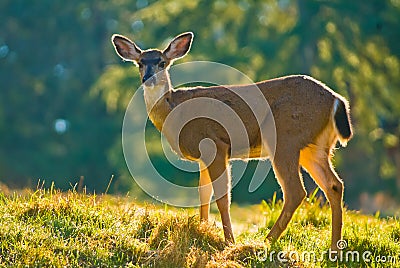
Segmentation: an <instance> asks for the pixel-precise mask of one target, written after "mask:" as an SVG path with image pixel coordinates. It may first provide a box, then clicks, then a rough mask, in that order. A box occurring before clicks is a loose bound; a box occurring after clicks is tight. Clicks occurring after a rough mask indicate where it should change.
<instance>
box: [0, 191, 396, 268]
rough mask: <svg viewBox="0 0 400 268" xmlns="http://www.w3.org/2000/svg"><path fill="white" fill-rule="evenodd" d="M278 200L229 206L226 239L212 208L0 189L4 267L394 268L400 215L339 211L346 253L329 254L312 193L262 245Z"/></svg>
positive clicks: (326, 229) (323, 207)
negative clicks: (230, 230) (230, 225)
mask: <svg viewBox="0 0 400 268" xmlns="http://www.w3.org/2000/svg"><path fill="white" fill-rule="evenodd" d="M281 206H282V202H281V201H277V200H276V199H275V197H273V198H272V200H269V201H268V202H262V203H261V204H259V205H252V206H237V205H233V206H232V214H233V215H232V216H233V220H234V231H235V236H236V240H237V242H236V244H234V245H226V244H225V243H224V240H223V234H222V228H221V226H220V221H219V218H218V217H219V216H218V213H217V211H216V208H215V207H214V206H213V207H212V212H213V217H212V220H211V221H210V223H200V222H199V217H198V215H197V210H195V209H181V208H174V207H170V206H165V205H154V204H144V203H141V202H138V201H136V200H134V198H132V197H128V196H124V197H117V196H111V195H94V194H85V193H78V192H77V191H74V190H71V191H69V192H61V191H57V190H54V189H53V188H51V189H47V190H46V189H41V190H37V191H35V192H29V191H28V192H26V191H25V192H20V193H13V194H9V195H5V194H0V265H1V266H29V267H39V266H41V267H42V266H55V267H61V266H69V267H71V266H72V267H76V266H86V267H87V266H91V267H93V266H95V267H327V266H329V267H336V266H339V267H360V266H362V267H395V266H400V263H399V261H400V260H399V257H400V256H399V254H400V221H399V219H398V218H393V217H392V218H390V217H388V218H380V217H379V215H378V214H377V215H374V216H367V215H362V214H360V213H359V212H356V211H345V218H344V241H343V243H344V244H342V245H341V246H342V247H343V251H342V252H341V253H337V254H334V253H332V252H331V254H330V253H329V251H327V250H328V248H329V243H330V241H329V239H330V237H329V236H330V209H329V206H328V205H327V204H323V202H322V201H321V200H319V199H318V198H316V197H315V193H314V194H313V195H311V196H310V197H309V198H308V199H307V200H306V201H304V203H303V204H302V206H301V207H300V209H299V210H298V211H297V212H296V214H295V215H294V218H293V220H292V222H291V223H290V225H289V227H288V229H287V231H286V232H285V233H284V235H283V236H282V237H281V239H280V240H278V241H277V242H275V243H268V242H264V238H265V236H266V234H267V233H268V230H269V229H270V228H271V227H272V225H273V223H274V222H275V220H276V218H277V217H278V215H279V212H280V209H281Z"/></svg>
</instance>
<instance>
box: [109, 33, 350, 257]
mask: <svg viewBox="0 0 400 268" xmlns="http://www.w3.org/2000/svg"><path fill="white" fill-rule="evenodd" d="M191 40H192V34H189V33H187V34H183V35H180V36H178V37H176V38H175V39H174V40H173V41H172V42H171V43H170V45H169V46H168V48H167V49H166V50H164V51H159V50H147V51H141V50H140V49H139V48H137V46H136V45H135V44H134V43H133V42H131V41H130V40H129V39H126V38H125V37H122V36H119V35H116V36H114V37H113V43H114V46H115V48H116V51H117V53H118V54H119V55H120V56H121V57H122V58H123V59H125V60H131V61H134V62H137V63H138V64H139V65H140V66H141V77H142V80H143V82H144V97H145V102H146V107H147V112H148V115H149V118H150V119H151V121H152V122H153V124H154V125H155V126H156V128H157V129H158V130H160V131H162V132H163V133H164V135H165V136H166V138H167V140H168V141H169V143H170V145H171V147H172V148H173V149H174V150H175V151H176V152H178V154H180V155H181V157H184V158H186V159H189V160H195V161H198V162H199V164H200V167H201V168H200V183H199V185H200V187H199V193H200V201H201V209H200V217H201V219H203V220H207V219H208V214H209V203H210V200H211V196H212V192H213V191H214V194H215V196H217V197H218V200H217V205H218V209H219V211H220V213H221V219H222V223H223V227H224V235H225V239H226V240H227V241H230V242H233V241H234V239H233V233H232V228H231V220H230V215H229V205H230V171H229V164H228V162H229V160H230V159H233V158H239V159H250V158H266V157H270V158H272V159H271V161H272V163H273V168H274V172H275V175H276V177H277V179H278V182H279V184H280V185H281V187H282V190H283V193H284V201H285V202H284V206H283V211H282V213H281V215H280V217H279V218H278V220H277V222H276V223H275V225H274V226H273V228H272V229H271V231H270V233H269V234H268V238H269V239H277V238H278V237H279V236H280V235H281V233H282V232H283V231H284V230H285V228H286V226H287V224H288V223H289V221H290V219H291V217H292V215H293V213H294V211H295V210H296V209H297V207H298V206H299V205H300V204H301V202H302V200H303V199H304V197H305V196H306V192H305V190H304V186H303V182H302V179H301V175H300V167H303V168H304V169H306V170H307V171H308V172H309V173H310V175H311V176H312V177H313V178H314V180H315V181H316V183H317V184H318V185H319V186H320V188H321V189H322V190H323V191H324V193H325V194H326V196H327V198H328V200H329V202H330V204H331V208H332V246H331V247H332V248H333V249H335V248H336V243H337V241H338V240H340V239H341V228H342V196H343V183H342V181H341V180H340V178H339V177H338V176H337V174H336V173H335V171H334V169H333V167H332V165H331V162H330V157H331V155H332V150H333V148H334V146H335V144H336V143H337V141H338V140H340V142H341V143H342V144H343V145H345V144H346V142H347V141H348V140H349V139H350V138H351V135H352V133H351V132H352V131H351V123H350V119H349V111H348V104H347V102H346V100H345V99H344V98H343V97H341V96H340V95H339V94H337V93H335V92H333V91H332V90H331V89H329V88H328V87H327V86H325V85H324V84H322V83H321V82H319V81H317V80H315V79H313V78H311V77H308V76H303V75H294V76H287V77H282V78H276V79H272V80H267V81H263V82H259V83H256V84H255V85H256V86H257V88H258V89H259V91H260V92H261V93H262V95H263V97H264V98H265V100H266V101H267V102H268V104H269V106H270V107H265V113H262V112H261V116H260V117H259V118H256V116H255V115H254V113H253V111H252V108H253V107H250V106H249V105H247V104H246V103H245V102H244V101H243V99H242V98H241V97H239V95H238V94H237V93H242V94H243V93H244V94H245V95H250V96H251V94H253V92H252V91H254V90H255V87H254V85H237V86H232V85H228V86H213V87H195V88H186V89H177V90H174V89H173V88H172V86H171V82H170V78H169V75H168V66H169V65H170V64H171V63H172V61H173V60H174V59H176V58H180V57H182V56H184V55H185V54H186V52H187V51H188V50H189V49H190V44H191ZM163 62H165V64H162V65H163V66H162V67H160V66H161V63H163ZM158 64H160V65H158ZM157 72H158V74H157V75H155V74H156V73H157ZM149 74H151V75H149ZM152 75H155V76H154V78H152ZM149 79H153V81H151V83H150V84H148V80H149ZM202 98H204V99H208V100H210V101H212V100H216V101H218V103H220V104H221V105H222V106H224V105H226V106H227V107H229V109H232V110H233V111H234V113H235V114H237V115H238V117H239V118H240V120H241V121H242V122H243V125H244V128H245V131H246V134H247V137H246V142H243V143H241V144H239V145H238V146H232V144H231V136H230V135H231V134H232V133H229V131H228V130H227V129H226V128H225V127H224V126H222V125H221V124H219V123H217V122H216V121H215V120H213V118H206V117H201V116H199V118H195V119H193V120H191V121H189V122H187V124H185V125H184V126H183V127H182V128H177V127H176V125H175V122H176V121H179V120H180V118H182V117H184V116H185V113H187V110H185V109H181V110H178V109H177V107H179V106H180V105H182V104H184V103H185V102H188V101H190V100H195V99H202ZM260 103H262V102H260ZM264 103H265V102H264ZM217 106H218V105H217ZM222 106H221V107H217V108H216V109H217V111H218V109H223V107H222ZM200 108H201V107H200ZM269 108H270V109H269ZM174 109H176V110H174ZM190 109H191V111H190V112H191V113H194V114H196V113H198V114H201V112H202V111H201V110H200V109H199V107H197V108H196V107H195V106H190ZM196 109H199V110H198V111H197V110H196ZM258 109H261V111H262V109H263V108H262V107H258ZM175 111H176V112H175ZM171 115H173V116H171ZM271 116H273V119H274V122H275V127H276V146H275V148H274V150H273V152H272V150H271V148H270V146H269V145H271V144H269V143H268V141H266V140H265V138H263V135H262V134H261V133H262V129H263V128H264V127H267V124H268V123H269V122H270V121H269V119H270V117H271ZM239 129H240V128H239ZM177 132H178V133H177ZM207 139H209V140H212V141H213V143H214V146H215V148H214V149H215V150H214V151H215V156H214V158H213V159H212V160H211V161H208V160H207V159H206V158H207V155H204V152H202V151H201V148H200V146H199V144H200V143H201V142H202V141H203V140H207ZM202 153H203V154H202ZM206 153H207V151H206Z"/></svg>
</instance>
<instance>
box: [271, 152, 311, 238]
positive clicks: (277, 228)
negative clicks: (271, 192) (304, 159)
mask: <svg viewBox="0 0 400 268" xmlns="http://www.w3.org/2000/svg"><path fill="white" fill-rule="evenodd" d="M273 168H274V172H275V176H276V177H277V179H278V182H279V184H280V185H281V187H282V191H283V200H284V204H283V209H282V212H281V214H280V216H279V218H278V220H277V221H276V222H275V224H274V226H273V227H272V229H271V231H270V232H269V234H268V235H267V239H268V240H276V239H278V238H279V236H280V235H281V234H282V232H283V231H284V230H285V229H286V227H287V225H288V223H289V221H290V220H291V219H292V216H293V214H294V212H295V211H296V209H297V208H298V207H299V206H300V204H301V203H302V201H303V199H304V198H305V196H306V191H305V189H304V186H303V182H302V179H301V177H300V166H299V153H293V154H284V155H282V154H280V153H279V152H277V153H276V155H275V157H274V161H273Z"/></svg>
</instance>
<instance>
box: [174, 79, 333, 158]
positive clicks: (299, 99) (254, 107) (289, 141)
mask: <svg viewBox="0 0 400 268" xmlns="http://www.w3.org/2000/svg"><path fill="white" fill-rule="evenodd" d="M255 85H256V86H257V87H258V89H259V90H258V89H257V88H255V86H254V85H244V86H243V85H238V86H216V87H197V88H192V89H180V90H177V91H174V92H171V93H170V96H169V97H167V98H168V103H169V105H170V106H171V109H174V108H176V107H178V106H179V105H180V104H182V103H185V102H186V101H188V100H195V99H197V98H203V99H204V100H207V99H209V100H210V103H213V104H210V107H213V108H212V109H216V110H217V111H218V109H221V110H224V109H226V107H228V106H229V107H230V109H232V110H233V111H234V113H235V114H236V115H238V117H239V118H240V120H241V121H242V122H243V125H244V128H245V130H246V133H241V134H243V135H247V137H248V139H247V145H248V146H250V155H251V156H252V157H257V156H259V155H258V154H259V152H260V148H261V134H260V133H261V131H260V126H262V127H266V126H263V123H264V121H266V120H267V118H269V117H270V116H271V112H272V115H273V118H274V122H275V127H276V137H277V147H280V146H281V144H284V145H289V146H296V147H300V148H298V149H301V148H304V147H305V146H306V145H307V144H310V143H312V142H313V141H314V139H315V138H316V137H317V136H318V134H319V133H321V132H322V130H323V129H324V127H325V126H326V125H327V124H328V121H329V118H330V114H331V110H332V105H333V101H334V99H335V97H336V96H338V95H337V94H336V93H334V92H333V91H332V90H330V89H329V88H328V87H327V86H325V85H323V84H322V83H321V82H319V81H317V80H315V79H313V78H310V77H308V76H302V75H295V76H287V77H281V78H276V79H272V80H267V81H263V82H259V83H256V84H255ZM240 96H242V97H243V96H245V99H246V98H247V100H244V99H243V98H242V97H240ZM262 96H264V98H265V99H262ZM214 100H215V102H214ZM248 100H250V101H248ZM217 103H220V107H218V104H217ZM215 105H217V108H215V107H214V106H215ZM207 106H208V105H204V106H203V105H200V106H199V107H197V108H196V107H195V106H190V105H188V108H187V110H186V111H182V112H181V113H185V114H186V113H191V114H193V115H201V114H203V113H204V110H202V109H210V107H207ZM268 106H269V107H268ZM196 109H198V111H196ZM183 110H184V109H183ZM255 114H257V116H255ZM177 117H180V116H179V114H177ZM216 117H217V115H216ZM193 119H194V120H191V121H190V122H188V123H187V124H186V125H185V126H184V127H183V128H182V129H180V130H179V131H180V133H179V147H180V150H181V151H182V153H183V155H184V156H186V157H188V158H198V157H200V151H199V149H198V144H199V142H200V141H201V140H203V139H204V138H210V139H212V140H216V139H218V140H219V141H223V142H225V143H227V144H230V141H231V138H230V137H232V133H228V132H229V131H232V129H233V131H236V130H235V129H237V131H239V130H240V129H241V128H240V127H237V128H232V127H231V126H223V125H221V122H217V121H218V120H215V118H213V117H212V116H211V117H210V118H207V117H204V116H194V117H193ZM268 122H270V121H268ZM228 129H229V131H228ZM241 134H240V135H241ZM167 138H168V135H167ZM241 147H243V148H241ZM244 147H246V143H243V144H240V145H238V146H235V148H237V149H239V150H238V152H232V154H233V155H231V157H235V156H236V157H240V153H241V152H239V151H241V149H243V150H244V151H245V150H247V148H244ZM235 154H237V155H235Z"/></svg>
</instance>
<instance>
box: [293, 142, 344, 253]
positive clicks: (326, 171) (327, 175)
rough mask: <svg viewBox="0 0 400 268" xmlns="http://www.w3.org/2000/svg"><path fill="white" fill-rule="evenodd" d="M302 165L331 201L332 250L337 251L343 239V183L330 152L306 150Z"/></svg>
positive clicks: (301, 160) (302, 154) (302, 157)
mask: <svg viewBox="0 0 400 268" xmlns="http://www.w3.org/2000/svg"><path fill="white" fill-rule="evenodd" d="M300 164H301V165H302V166H303V167H304V168H305V169H306V170H307V172H308V173H309V174H310V175H311V177H312V178H313V179H314V180H315V182H316V183H317V184H318V186H319V187H320V188H321V189H322V191H323V192H324V193H325V196H326V198H327V199H328V201H329V204H330V206H331V210H332V240H331V241H332V242H331V249H332V250H337V249H338V248H337V242H338V241H339V240H340V239H342V225H343V209H342V208H343V188H344V187H343V182H342V180H341V179H340V178H339V176H338V175H337V174H336V172H335V170H334V169H333V166H332V164H331V161H330V158H329V152H324V151H323V150H319V151H318V150H311V149H308V148H306V149H304V150H303V151H302V153H301V158H300Z"/></svg>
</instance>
